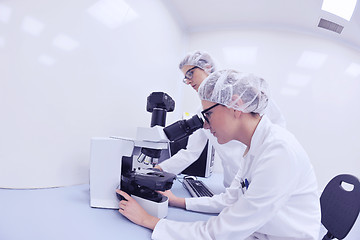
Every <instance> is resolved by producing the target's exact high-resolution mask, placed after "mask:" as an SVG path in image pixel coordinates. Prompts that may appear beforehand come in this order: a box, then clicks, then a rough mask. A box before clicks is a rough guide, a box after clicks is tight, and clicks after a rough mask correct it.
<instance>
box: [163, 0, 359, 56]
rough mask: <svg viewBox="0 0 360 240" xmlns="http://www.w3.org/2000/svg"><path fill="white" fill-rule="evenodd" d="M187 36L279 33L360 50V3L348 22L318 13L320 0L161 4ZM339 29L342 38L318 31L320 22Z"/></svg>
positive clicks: (180, 0)
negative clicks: (305, 35)
mask: <svg viewBox="0 0 360 240" xmlns="http://www.w3.org/2000/svg"><path fill="white" fill-rule="evenodd" d="M163 2H164V4H165V5H166V6H167V7H168V9H169V11H170V12H171V14H172V15H173V16H175V18H176V20H177V21H178V22H179V24H180V26H182V28H183V29H184V30H185V31H187V32H189V33H194V32H201V31H211V30H219V29H249V28H251V29H255V28H256V29H259V28H260V29H280V30H287V31H297V32H305V33H309V34H314V35H317V36H321V37H325V38H329V39H333V40H335V41H340V42H342V43H345V44H348V45H350V46H351V47H354V48H356V49H359V50H360V6H359V5H360V3H358V4H357V6H356V8H355V11H354V13H353V16H352V18H351V20H350V21H347V20H345V19H342V18H340V17H338V16H336V15H333V14H331V13H328V12H325V11H323V10H321V6H322V0H295V1H294V0H293V1H289V0H252V1H249V0H222V1H220V0H163ZM321 18H323V19H326V20H329V21H331V22H334V23H336V24H339V25H342V26H343V27H344V29H343V30H342V32H341V34H338V33H335V32H332V31H330V30H327V29H323V28H319V27H318V24H319V21H320V19H321Z"/></svg>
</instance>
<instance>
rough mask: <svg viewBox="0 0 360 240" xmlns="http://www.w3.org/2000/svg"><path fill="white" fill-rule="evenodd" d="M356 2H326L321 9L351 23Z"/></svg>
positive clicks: (341, 0)
mask: <svg viewBox="0 0 360 240" xmlns="http://www.w3.org/2000/svg"><path fill="white" fill-rule="evenodd" d="M355 6H356V0H324V1H323V4H322V7H321V9H322V10H324V11H326V12H329V13H332V14H335V15H336V16H339V17H341V18H344V19H346V20H348V21H350V19H351V16H352V15H353V12H354V9H355Z"/></svg>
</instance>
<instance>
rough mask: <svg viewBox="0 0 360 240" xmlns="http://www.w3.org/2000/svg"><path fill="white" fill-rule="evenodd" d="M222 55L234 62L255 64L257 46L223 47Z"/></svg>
mask: <svg viewBox="0 0 360 240" xmlns="http://www.w3.org/2000/svg"><path fill="white" fill-rule="evenodd" d="M223 53H224V57H225V59H226V60H227V61H228V62H232V63H235V64H255V63H256V61H257V55H258V48H257V47H251V46H249V47H224V48H223Z"/></svg>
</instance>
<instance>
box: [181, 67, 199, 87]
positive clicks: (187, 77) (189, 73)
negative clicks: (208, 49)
mask: <svg viewBox="0 0 360 240" xmlns="http://www.w3.org/2000/svg"><path fill="white" fill-rule="evenodd" d="M196 68H199V67H197V66H195V67H192V68H190V69H189V70H187V71H186V73H185V78H184V79H183V82H184V83H185V84H188V83H187V81H188V80H191V79H192V78H193V74H194V71H193V70H194V69H196Z"/></svg>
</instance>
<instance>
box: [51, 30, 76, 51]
mask: <svg viewBox="0 0 360 240" xmlns="http://www.w3.org/2000/svg"><path fill="white" fill-rule="evenodd" d="M53 45H54V46H55V47H58V48H60V49H61V50H65V51H72V50H74V49H75V48H77V47H78V46H79V43H78V42H77V41H75V40H74V39H72V38H71V37H69V36H67V35H65V34H59V35H57V36H56V37H55V38H54V40H53Z"/></svg>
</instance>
